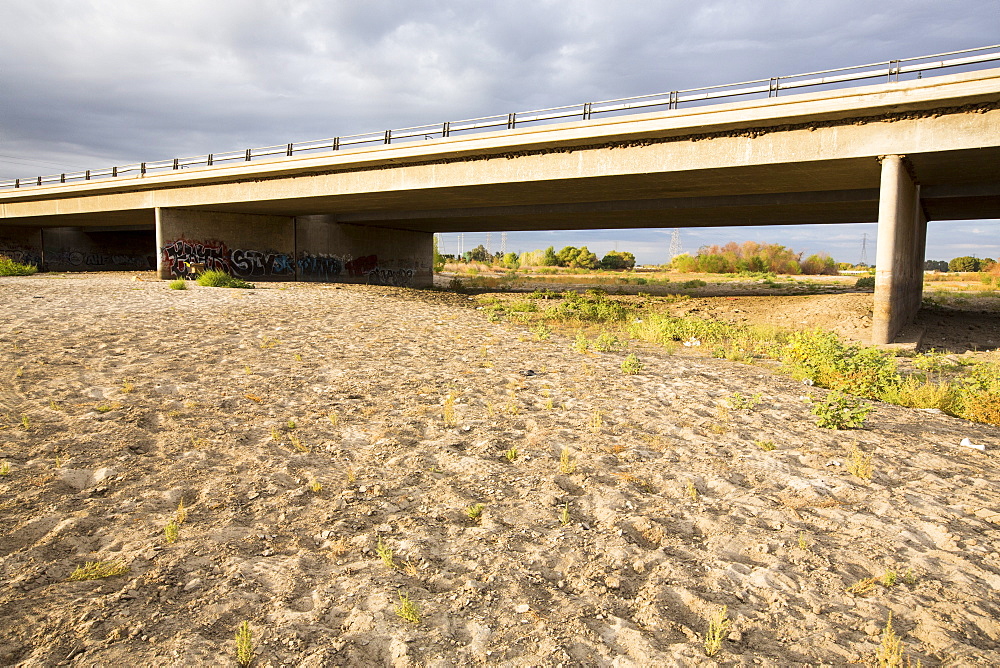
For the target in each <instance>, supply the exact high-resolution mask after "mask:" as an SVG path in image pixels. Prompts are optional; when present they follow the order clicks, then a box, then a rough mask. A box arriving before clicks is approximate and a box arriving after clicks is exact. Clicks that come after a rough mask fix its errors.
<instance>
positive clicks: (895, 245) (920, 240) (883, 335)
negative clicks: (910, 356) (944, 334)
mask: <svg viewBox="0 0 1000 668" xmlns="http://www.w3.org/2000/svg"><path fill="white" fill-rule="evenodd" d="M926 233H927V220H926V218H925V217H924V214H923V210H922V208H921V206H920V189H919V187H918V186H917V185H916V183H915V182H914V181H913V178H912V177H911V176H910V173H909V171H908V170H907V165H906V161H905V158H904V156H901V155H887V156H883V157H882V182H881V188H880V191H879V207H878V250H877V253H876V258H875V300H874V318H873V323H872V343H874V344H883V343H891V342H892V340H893V338H895V336H896V335H897V334H898V333H899V330H900V329H902V327H903V325H905V324H907V323H908V322H910V321H912V320H913V317H914V316H915V315H916V313H917V311H918V310H919V309H920V300H921V295H922V290H923V254H924V246H925V244H926Z"/></svg>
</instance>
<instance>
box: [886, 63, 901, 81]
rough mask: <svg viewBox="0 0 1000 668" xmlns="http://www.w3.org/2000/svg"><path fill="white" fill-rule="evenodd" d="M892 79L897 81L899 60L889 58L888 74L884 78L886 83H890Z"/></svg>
mask: <svg viewBox="0 0 1000 668" xmlns="http://www.w3.org/2000/svg"><path fill="white" fill-rule="evenodd" d="M893 81H899V61H898V60H890V61H889V76H888V77H887V78H886V83H892V82H893Z"/></svg>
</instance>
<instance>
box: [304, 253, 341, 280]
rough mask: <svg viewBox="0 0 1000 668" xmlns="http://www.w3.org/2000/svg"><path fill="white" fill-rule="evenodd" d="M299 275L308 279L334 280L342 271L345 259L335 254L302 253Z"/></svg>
mask: <svg viewBox="0 0 1000 668" xmlns="http://www.w3.org/2000/svg"><path fill="white" fill-rule="evenodd" d="M298 264H299V276H300V277H302V278H303V279H304V280H308V281H336V280H337V279H339V278H340V275H341V274H342V273H343V271H344V264H345V260H344V258H342V257H337V256H336V255H324V254H319V255H313V254H311V253H302V257H300V258H299V261H298Z"/></svg>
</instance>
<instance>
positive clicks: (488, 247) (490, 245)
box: [486, 232, 493, 255]
mask: <svg viewBox="0 0 1000 668" xmlns="http://www.w3.org/2000/svg"><path fill="white" fill-rule="evenodd" d="M492 239H493V234H492V233H491V232H487V233H486V254H487V255H493V243H492Z"/></svg>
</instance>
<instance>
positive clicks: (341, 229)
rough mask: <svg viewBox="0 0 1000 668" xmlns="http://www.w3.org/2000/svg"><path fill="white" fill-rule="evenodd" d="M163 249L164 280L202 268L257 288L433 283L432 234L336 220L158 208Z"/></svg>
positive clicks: (158, 234)
mask: <svg viewBox="0 0 1000 668" xmlns="http://www.w3.org/2000/svg"><path fill="white" fill-rule="evenodd" d="M156 248H157V253H158V263H157V272H158V274H159V277H160V278H162V279H171V278H176V277H178V276H182V275H185V273H186V269H185V263H198V264H203V265H205V268H206V269H220V270H223V271H226V272H227V273H230V274H232V275H234V276H238V277H240V278H243V279H246V280H255V281H295V280H301V281H329V282H347V283H370V284H377V285H397V286H413V287H424V286H429V285H431V284H432V282H433V274H432V267H431V262H432V255H433V235H431V234H430V233H426V232H413V231H409V230H395V229H386V228H375V227H366V226H360V225H349V224H342V223H338V222H337V221H336V217H335V216H331V215H307V216H272V215H258V214H244V213H227V212H215V211H204V210H200V209H199V210H192V209H174V208H158V209H157V210H156Z"/></svg>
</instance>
